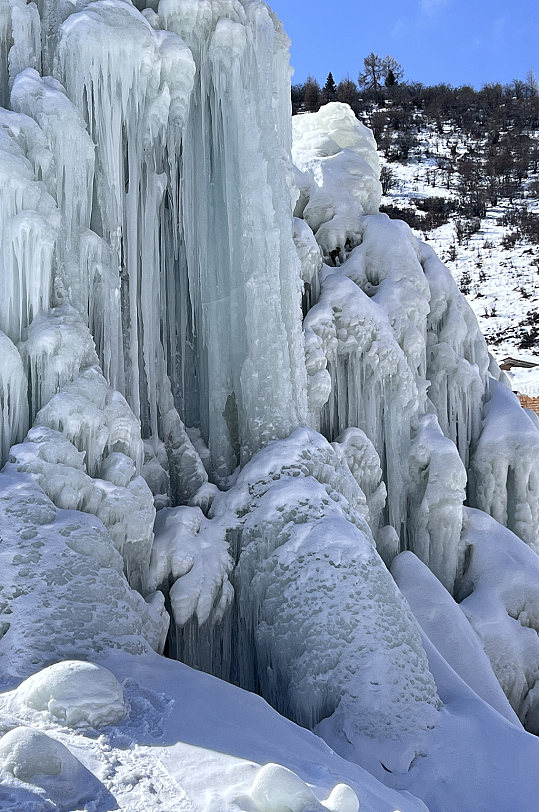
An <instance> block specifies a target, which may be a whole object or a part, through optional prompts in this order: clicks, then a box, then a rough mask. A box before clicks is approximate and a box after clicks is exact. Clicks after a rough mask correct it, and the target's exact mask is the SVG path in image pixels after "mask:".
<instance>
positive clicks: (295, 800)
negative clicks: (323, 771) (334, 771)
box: [249, 764, 359, 812]
mask: <svg viewBox="0 0 539 812" xmlns="http://www.w3.org/2000/svg"><path fill="white" fill-rule="evenodd" d="M249 796H250V800H251V801H252V802H253V803H254V804H255V808H256V810H257V812H317V810H320V812H323V810H324V809H326V810H329V812H358V810H359V801H358V799H357V795H356V793H355V792H354V790H353V789H352V788H351V787H349V786H347V785H346V784H338V785H337V786H336V787H335V788H334V789H333V791H332V792H331V795H330V796H329V798H328V799H327V800H326V801H322V802H320V801H318V799H317V798H316V796H315V795H314V793H313V792H312V790H311V789H309V787H308V786H307V784H305V783H304V782H303V781H302V780H301V778H299V776H297V775H296V773H294V772H292V770H288V769H287V768H286V767H282V766H281V765H280V764H266V765H265V766H264V767H261V768H260V769H259V770H258V771H257V773H256V776H255V778H254V781H253V783H252V785H251V788H250V790H249Z"/></svg>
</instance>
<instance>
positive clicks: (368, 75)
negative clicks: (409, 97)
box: [358, 51, 404, 91]
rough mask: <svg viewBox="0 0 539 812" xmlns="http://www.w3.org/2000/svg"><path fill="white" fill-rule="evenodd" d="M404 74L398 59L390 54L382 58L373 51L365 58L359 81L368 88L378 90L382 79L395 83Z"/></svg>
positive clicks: (389, 83)
mask: <svg viewBox="0 0 539 812" xmlns="http://www.w3.org/2000/svg"><path fill="white" fill-rule="evenodd" d="M403 76H404V71H403V69H402V66H401V65H400V64H399V63H398V62H397V60H396V59H394V58H393V57H392V56H389V54H388V55H387V56H384V57H383V58H382V57H381V56H378V54H375V53H373V52H372V51H371V53H370V54H369V55H368V56H366V57H365V59H364V60H363V73H360V74H359V77H358V81H359V84H360V86H362V87H365V88H367V90H374V91H378V90H379V88H380V85H381V84H382V81H384V80H385V83H386V84H387V85H395V84H397V83H398V82H400V81H401V79H402V78H403ZM388 79H389V81H388Z"/></svg>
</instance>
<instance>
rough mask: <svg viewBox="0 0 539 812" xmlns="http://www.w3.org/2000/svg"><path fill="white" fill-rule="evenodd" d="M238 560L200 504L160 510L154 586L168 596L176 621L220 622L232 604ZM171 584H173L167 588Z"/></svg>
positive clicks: (181, 623) (152, 569) (152, 572)
mask: <svg viewBox="0 0 539 812" xmlns="http://www.w3.org/2000/svg"><path fill="white" fill-rule="evenodd" d="M233 566H234V562H233V561H232V558H231V556H230V553H229V550H228V543H227V540H226V538H225V537H224V534H220V533H219V532H218V531H217V532H216V528H215V526H214V525H212V523H211V522H210V521H208V519H206V518H205V516H204V514H203V513H202V511H201V510H200V508H199V507H178V508H171V509H164V510H160V511H159V513H158V514H157V518H156V522H155V541H154V544H153V549H152V559H151V564H150V589H154V590H156V589H162V590H163V591H166V592H167V593H168V594H169V598H170V605H171V608H172V614H173V617H174V620H175V621H176V623H177V624H178V625H179V626H184V625H185V624H186V623H187V622H188V621H189V620H190V619H191V618H196V620H197V623H198V625H199V626H201V625H202V624H203V623H206V622H207V621H208V620H209V619H210V617H211V622H212V623H219V622H220V621H221V620H222V618H223V615H224V612H225V611H226V609H227V607H228V606H229V605H230V603H231V602H232V598H233V595H234V590H233V588H232V585H231V583H230V581H229V576H230V573H231V572H232V569H233ZM169 585H170V586H169Z"/></svg>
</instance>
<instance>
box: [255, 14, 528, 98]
mask: <svg viewBox="0 0 539 812" xmlns="http://www.w3.org/2000/svg"><path fill="white" fill-rule="evenodd" d="M268 2H269V4H270V6H271V7H272V8H273V9H274V11H276V12H277V14H278V15H279V17H280V18H281V20H282V21H283V23H284V26H285V29H286V31H287V33H288V35H289V36H290V38H291V40H292V53H291V61H292V65H293V66H294V67H295V69H296V73H295V76H294V78H293V80H292V81H297V82H300V81H304V80H305V79H306V78H307V76H308V74H309V73H311V74H313V75H314V76H315V77H316V78H317V79H318V80H319V81H321V82H322V83H323V82H324V81H325V78H326V76H327V74H328V73H329V71H332V72H333V75H334V77H335V79H336V81H339V80H340V79H342V78H343V77H344V76H346V75H350V77H351V78H352V79H357V75H358V72H359V70H360V68H361V67H362V64H363V57H364V56H365V55H366V54H368V53H369V52H370V51H374V52H375V53H377V54H380V55H381V56H385V55H386V54H391V56H393V57H395V59H397V60H398V61H399V62H400V63H401V64H402V66H403V68H404V71H405V76H406V78H407V79H409V80H411V81H419V82H423V83H424V84H436V83H438V82H448V83H449V84H452V85H455V86H458V85H463V84H471V85H474V86H476V87H481V86H482V85H483V84H485V83H486V82H502V83H505V82H510V81H511V80H512V79H514V78H520V79H524V78H525V77H526V73H527V71H528V70H529V69H530V68H532V69H533V70H534V71H535V74H536V75H537V76H539V0H268Z"/></svg>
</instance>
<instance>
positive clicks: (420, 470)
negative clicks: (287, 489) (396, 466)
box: [406, 414, 466, 592]
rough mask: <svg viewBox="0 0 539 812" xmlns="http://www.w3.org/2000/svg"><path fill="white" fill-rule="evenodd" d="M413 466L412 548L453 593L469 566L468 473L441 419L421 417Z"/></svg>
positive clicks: (409, 537) (409, 526) (412, 453)
mask: <svg viewBox="0 0 539 812" xmlns="http://www.w3.org/2000/svg"><path fill="white" fill-rule="evenodd" d="M408 466H409V483H410V484H409V504H408V516H409V518H408V522H407V525H406V533H407V535H406V539H407V546H408V548H409V549H410V550H412V552H414V553H415V554H416V555H417V556H418V558H420V559H421V561H423V563H425V564H426V565H427V566H428V567H429V568H430V569H431V570H432V572H433V573H434V575H435V576H436V577H437V578H438V580H439V581H440V583H442V584H443V585H444V586H445V588H446V589H447V590H448V591H449V592H452V591H453V587H454V584H455V579H456V578H457V577H458V576H459V575H460V574H461V573H462V566H463V561H464V549H463V546H462V544H461V538H460V534H461V530H462V522H463V504H464V499H465V496H466V470H465V468H464V465H463V464H462V461H461V459H460V457H459V454H458V451H457V448H456V446H455V445H454V444H453V443H452V442H451V440H449V439H448V438H447V437H444V435H443V434H442V430H441V429H440V426H439V425H438V420H437V419H436V416H435V415H433V414H429V415H423V416H422V417H421V418H420V420H419V426H418V430H417V434H416V436H415V437H414V439H413V442H412V445H411V448H410V456H409V459H408Z"/></svg>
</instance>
